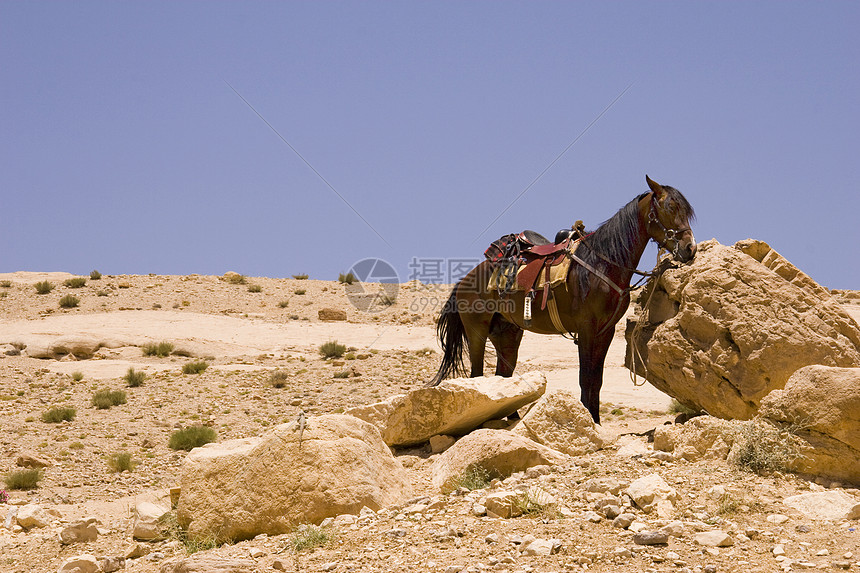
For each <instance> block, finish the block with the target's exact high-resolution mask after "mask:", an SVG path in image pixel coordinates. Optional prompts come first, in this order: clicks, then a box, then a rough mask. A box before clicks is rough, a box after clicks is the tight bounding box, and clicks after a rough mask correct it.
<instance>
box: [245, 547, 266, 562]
mask: <svg viewBox="0 0 860 573" xmlns="http://www.w3.org/2000/svg"><path fill="white" fill-rule="evenodd" d="M248 555H249V556H250V557H251V559H259V558H260V557H265V556H266V552H265V551H263V550H262V549H260V548H259V547H252V548H250V549H249V550H248Z"/></svg>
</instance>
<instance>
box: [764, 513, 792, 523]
mask: <svg viewBox="0 0 860 573" xmlns="http://www.w3.org/2000/svg"><path fill="white" fill-rule="evenodd" d="M788 519H789V517H788V516H787V515H783V514H781V513H772V514H770V515H768V516H767V521H768V523H773V524H774V525H781V524H783V523H785V522H786V521H788Z"/></svg>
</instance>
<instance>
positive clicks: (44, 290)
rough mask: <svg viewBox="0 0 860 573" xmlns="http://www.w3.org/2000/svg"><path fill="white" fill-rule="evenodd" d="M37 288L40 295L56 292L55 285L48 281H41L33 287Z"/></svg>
mask: <svg viewBox="0 0 860 573" xmlns="http://www.w3.org/2000/svg"><path fill="white" fill-rule="evenodd" d="M33 286H34V287H36V292H37V293H38V294H48V293H49V292H51V291H52V290H54V285H52V284H51V283H49V282H48V281H41V282H38V283H36V284H34V285H33Z"/></svg>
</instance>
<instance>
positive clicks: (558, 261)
mask: <svg viewBox="0 0 860 573" xmlns="http://www.w3.org/2000/svg"><path fill="white" fill-rule="evenodd" d="M583 236H585V225H584V224H583V223H582V221H577V222H576V223H575V224H574V225H573V226H571V228H570V229H562V230H561V231H559V232H558V233H556V236H555V241H552V242H550V241H549V239H547V238H546V237H544V236H543V235H541V234H540V233H537V232H535V231H528V230H527V231H523V232H521V233H519V234H510V235H505V236H503V237H501V238H499V239H498V240H496V241H494V242H493V243H492V244H491V245H490V246H489V248H487V250H486V251H484V256H485V257H486V258H487V260H489V261H490V263H491V264H492V265H493V274H492V277H491V279H490V287H491V288H495V289H498V290H499V291H500V292H502V291H503V292H504V293H505V294H507V293H509V292H510V291H511V290H523V291H526V309H527V310H526V313H525V314H526V316H525V319H524V320H525V322H526V324H528V322H530V320H531V300H532V299H533V298H534V296H535V294H536V293H537V292H539V291H542V292H543V298H542V300H541V310H543V309H545V308H546V305H547V301H548V300H549V298H550V296H551V295H550V293H551V290H550V289H551V287H552V286H553V285H555V284H558V283H559V282H562V281H564V280H565V278H566V276H567V269H568V268H569V266H570V258H569V257H568V253H569V252H572V250H571V249H573V250H575V249H576V246H577V245H578V241H579V239H581V238H582V237H583Z"/></svg>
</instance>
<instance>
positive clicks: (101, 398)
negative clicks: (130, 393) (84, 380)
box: [92, 388, 126, 410]
mask: <svg viewBox="0 0 860 573" xmlns="http://www.w3.org/2000/svg"><path fill="white" fill-rule="evenodd" d="M125 403H126V395H125V391H124V390H111V389H110V388H102V389H101V390H99V391H97V392H96V393H95V394H93V397H92V404H93V406H95V407H96V408H97V409H99V410H107V409H108V408H110V407H111V406H118V405H120V404H125Z"/></svg>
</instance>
